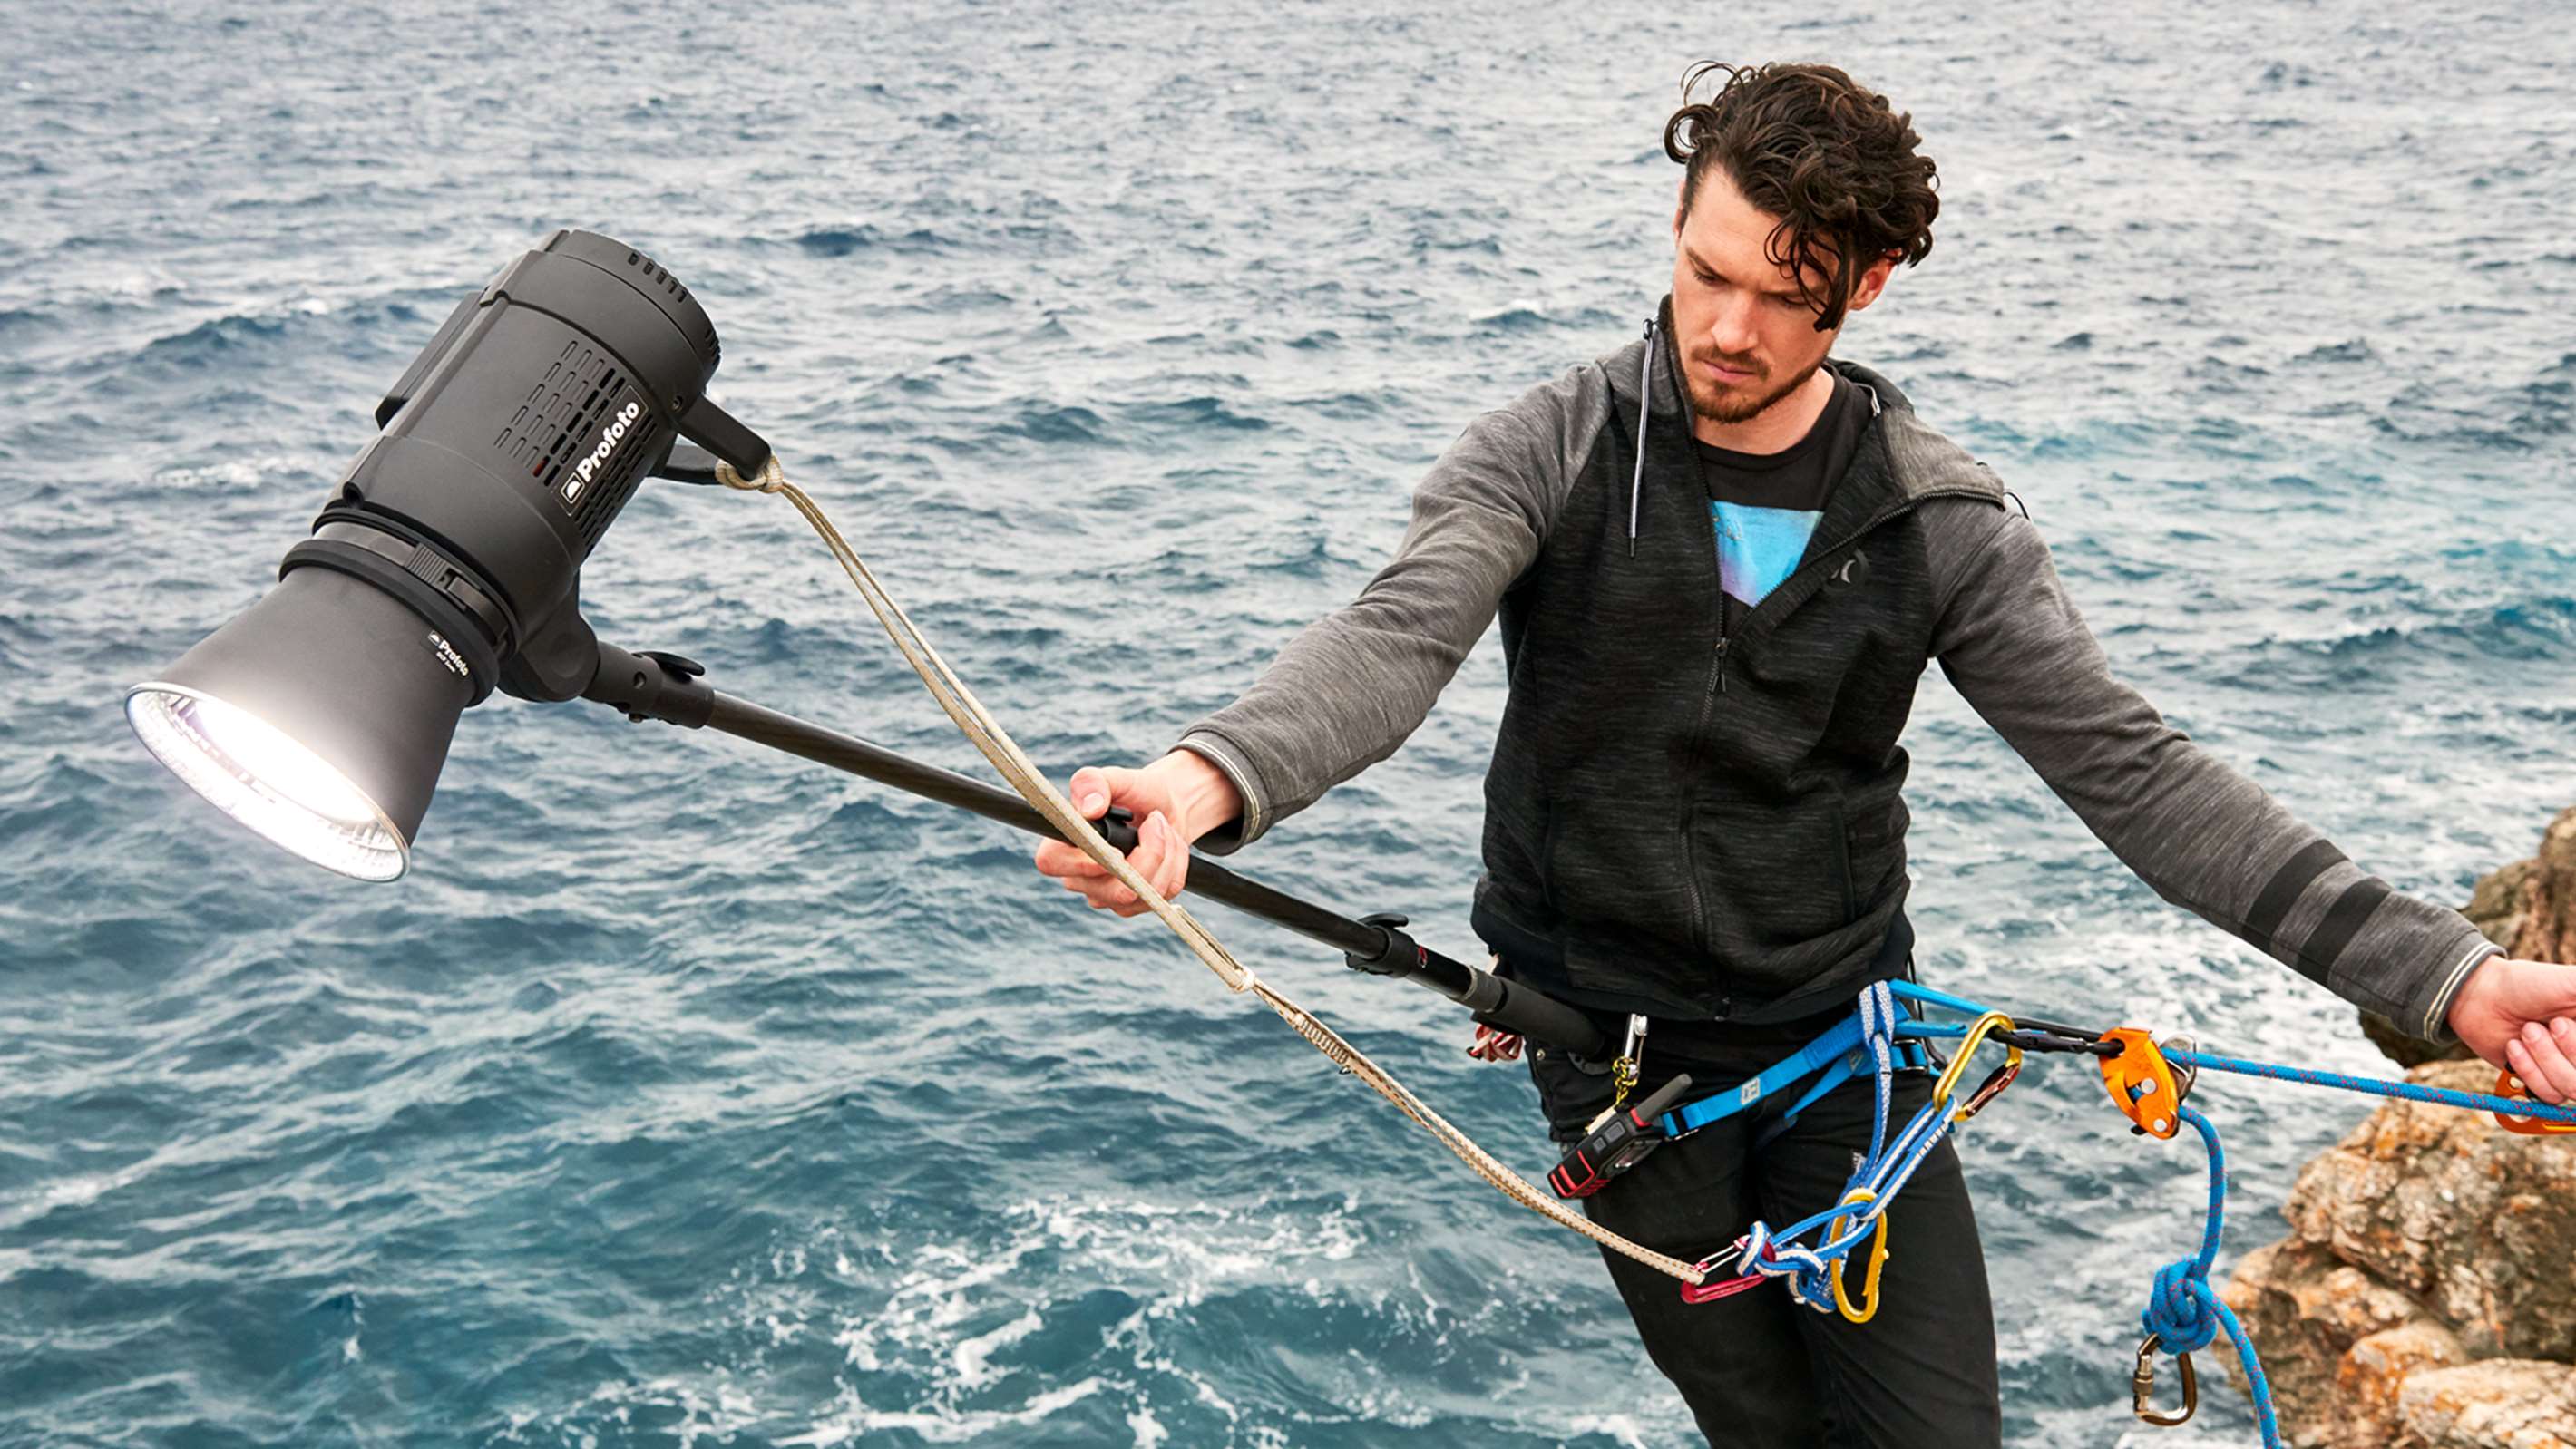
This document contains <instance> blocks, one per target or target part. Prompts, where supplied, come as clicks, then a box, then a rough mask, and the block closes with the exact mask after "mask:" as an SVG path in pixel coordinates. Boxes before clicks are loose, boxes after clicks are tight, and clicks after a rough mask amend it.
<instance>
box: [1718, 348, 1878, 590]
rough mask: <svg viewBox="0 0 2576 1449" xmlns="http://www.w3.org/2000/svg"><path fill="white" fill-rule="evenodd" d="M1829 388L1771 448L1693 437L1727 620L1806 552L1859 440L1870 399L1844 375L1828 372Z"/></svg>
mask: <svg viewBox="0 0 2576 1449" xmlns="http://www.w3.org/2000/svg"><path fill="white" fill-rule="evenodd" d="M1832 376H1833V379H1834V395H1833V397H1832V398H1831V399H1829V400H1828V401H1827V402H1826V403H1825V410H1824V411H1823V412H1821V413H1819V414H1817V415H1816V422H1815V426H1813V427H1811V428H1809V429H1808V430H1807V435H1806V436H1805V437H1803V438H1800V439H1799V440H1798V441H1796V442H1794V443H1792V444H1790V445H1789V446H1788V447H1786V448H1783V449H1781V450H1780V451H1779V452H1776V453H1739V452H1736V451H1735V450H1734V449H1732V448H1719V447H1712V446H1711V445H1709V444H1707V443H1703V442H1701V441H1699V440H1698V439H1697V438H1696V437H1694V438H1693V439H1692V440H1691V446H1692V448H1693V449H1695V450H1696V451H1697V453H1698V455H1699V465H1700V476H1701V479H1702V481H1703V482H1705V483H1706V484H1707V487H1708V514H1709V524H1710V526H1711V528H1712V529H1714V530H1715V533H1716V545H1717V572H1718V584H1719V587H1720V589H1721V591H1722V592H1723V593H1724V595H1725V598H1726V610H1727V619H1728V621H1729V623H1730V624H1731V623H1732V622H1733V621H1734V620H1736V619H1738V618H1741V617H1742V616H1743V613H1744V611H1745V610H1747V609H1750V608H1753V607H1754V606H1755V605H1758V604H1760V603H1761V602H1762V599H1763V596H1764V595H1766V594H1769V593H1770V592H1771V590H1772V589H1774V588H1776V587H1778V586H1779V583H1780V581H1781V580H1782V579H1785V578H1787V577H1788V576H1789V575H1790V574H1791V573H1792V572H1794V571H1795V570H1796V569H1797V567H1798V561H1799V560H1800V559H1801V558H1803V557H1805V556H1806V551H1807V541H1808V538H1809V536H1810V535H1812V534H1813V533H1814V532H1815V531H1816V521H1817V520H1818V519H1820V518H1822V517H1823V516H1824V510H1825V495H1826V494H1827V493H1828V492H1830V491H1831V490H1832V488H1833V485H1834V480H1835V479H1837V478H1840V477H1841V476H1842V475H1843V470H1844V469H1845V468H1847V467H1849V466H1850V465H1851V460H1852V454H1853V453H1855V452H1857V451H1858V450H1859V448H1860V435H1861V430H1862V428H1863V427H1864V426H1866V425H1867V423H1868V421H1869V405H1868V403H1867V402H1865V401H1863V400H1862V399H1861V398H1860V397H1859V396H1858V394H1859V392H1860V388H1859V386H1858V385H1857V384H1855V383H1854V382H1852V381H1851V380H1850V379H1849V378H1846V377H1843V376H1841V375H1840V374H1832Z"/></svg>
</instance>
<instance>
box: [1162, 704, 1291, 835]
mask: <svg viewBox="0 0 2576 1449" xmlns="http://www.w3.org/2000/svg"><path fill="white" fill-rule="evenodd" d="M1173 748H1174V749H1181V750H1187V751H1189V752H1190V753H1191V754H1194V755H1197V756H1199V757H1200V758H1201V759H1204V760H1206V761H1207V762H1208V763H1210V764H1212V765H1214V766H1216V767H1217V770H1218V771H1219V772H1220V773H1222V774H1223V775H1224V776H1225V778H1226V780H1227V781H1228V782H1229V783H1231V784H1232V785H1233V786H1234V793H1235V794H1237V795H1238V796H1241V797H1242V799H1243V813H1242V814H1240V815H1238V816H1236V817H1235V818H1234V819H1232V820H1230V821H1227V822H1226V823H1224V824H1222V825H1219V826H1217V827H1216V828H1215V829H1213V830H1210V831H1209V832H1207V833H1206V834H1205V835H1202V836H1200V837H1199V838H1198V840H1197V841H1196V842H1195V843H1194V844H1193V846H1192V848H1193V849H1196V850H1201V851H1205V852H1206V853H1207V854H1209V855H1232V854H1234V853H1235V852H1236V851H1238V850H1241V849H1242V848H1243V847H1245V846H1247V845H1250V844H1251V843H1252V842H1254V841H1256V840H1259V839H1260V838H1261V833H1262V832H1263V831H1265V830H1268V829H1269V828H1270V802H1269V800H1268V798H1267V797H1266V796H1264V795H1263V793H1262V790H1261V786H1260V784H1259V782H1258V780H1257V779H1256V777H1255V776H1254V774H1253V771H1252V762H1251V761H1249V760H1246V759H1245V758H1244V757H1243V753H1242V751H1240V750H1238V749H1236V748H1235V746H1234V744H1233V743H1232V742H1231V741H1229V740H1227V739H1226V738H1225V736H1223V735H1220V734H1218V733H1216V732H1215V731H1214V730H1206V729H1197V730H1192V731H1190V732H1189V733H1188V734H1185V735H1183V736H1181V738H1180V743H1178V744H1176V745H1174V746H1173Z"/></svg>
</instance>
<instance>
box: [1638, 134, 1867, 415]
mask: <svg viewBox="0 0 2576 1449" xmlns="http://www.w3.org/2000/svg"><path fill="white" fill-rule="evenodd" d="M1684 184H1685V185H1687V184H1688V181H1687V179H1685V181H1684ZM1779 224H1780V218H1778V217H1776V216H1772V215H1770V214H1768V213H1766V212H1761V211H1757V210H1755V209H1754V207H1753V204H1752V203H1751V202H1749V201H1746V200H1745V199H1744V195H1743V193H1742V192H1740V191H1738V190H1736V187H1735V181H1734V179H1733V178H1732V177H1730V176H1728V175H1727V174H1726V168H1725V167H1723V166H1712V167H1710V168H1709V171H1708V175H1707V177H1706V178H1705V179H1704V180H1702V181H1701V183H1700V188H1699V196H1698V198H1697V200H1696V201H1695V202H1693V204H1692V205H1691V208H1690V215H1689V218H1688V219H1687V220H1685V219H1684V218H1683V217H1682V215H1681V213H1680V211H1679V210H1678V209H1676V210H1675V212H1674V216H1673V241H1674V243H1675V245H1674V249H1673V250H1674V255H1673V344H1674V347H1675V349H1676V350H1677V351H1678V352H1679V353H1680V355H1681V360H1682V378H1683V382H1684V386H1685V388H1686V390H1687V392H1688V394H1689V396H1690V405H1691V411H1692V412H1694V413H1696V414H1698V415H1699V416H1701V417H1703V418H1707V419H1709V420H1710V421H1712V422H1720V423H1740V422H1744V421H1747V420H1748V419H1751V418H1753V417H1755V416H1758V415H1759V414H1760V413H1761V412H1762V411H1763V410H1764V409H1766V408H1768V407H1770V406H1771V405H1772V404H1773V403H1776V402H1778V401H1779V400H1780V399H1782V398H1784V397H1787V396H1788V395H1789V394H1790V393H1792V392H1795V391H1797V389H1798V386H1799V384H1801V383H1803V382H1805V381H1806V380H1807V379H1808V378H1810V377H1812V376H1814V375H1815V372H1816V369H1817V367H1819V366H1820V365H1822V364H1823V362H1824V360H1825V354H1826V353H1827V352H1828V351H1830V350H1831V349H1832V348H1833V345H1834V339H1835V338H1837V337H1840V336H1841V335H1842V329H1841V328H1839V327H1837V328H1835V329H1834V330H1833V331H1831V332H1819V331H1817V330H1816V311H1815V309H1814V308H1813V307H1810V306H1809V305H1808V304H1807V303H1806V302H1805V301H1804V300H1803V299H1802V298H1801V297H1800V295H1799V290H1798V280H1799V279H1798V276H1797V274H1796V273H1794V272H1792V271H1790V270H1789V269H1787V268H1785V267H1782V266H1779V265H1777V264H1776V263H1774V262H1773V261H1772V260H1771V258H1770V256H1769V255H1768V254H1767V251H1766V248H1767V246H1768V244H1769V241H1770V237H1771V231H1772V228H1774V227H1776V226H1778V225H1779ZM1892 266H1893V263H1892V262H1888V261H1881V262H1880V263H1878V264H1877V265H1876V266H1873V267H1871V268H1870V269H1869V270H1868V271H1866V272H1864V273H1862V275H1861V279H1860V284H1859V285H1858V286H1856V287H1854V288H1853V289H1852V296H1851V302H1850V304H1849V308H1848V310H1849V311H1853V312H1857V311H1859V310H1860V309H1862V308H1863V307H1866V306H1868V305H1869V304H1870V303H1871V302H1874V301H1876V300H1877V299H1878V294H1879V291H1880V290H1881V289H1882V288H1884V287H1885V286H1886V285H1887V274H1888V271H1889V269H1890V268H1891V267H1892ZM1832 280H1833V279H1832V277H1831V275H1830V274H1828V273H1826V272H1824V271H1823V270H1822V269H1820V268H1818V267H1814V266H1810V267H1808V268H1807V281H1808V283H1809V284H1810V285H1811V286H1812V287H1813V289H1814V290H1815V291H1816V292H1817V293H1818V294H1822V293H1824V292H1825V291H1826V290H1827V288H1828V286H1829V285H1830V283H1831V282H1832Z"/></svg>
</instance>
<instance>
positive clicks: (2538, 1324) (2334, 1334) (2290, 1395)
mask: <svg viewBox="0 0 2576 1449" xmlns="http://www.w3.org/2000/svg"><path fill="white" fill-rule="evenodd" d="M2468 915H2469V917H2470V919H2471V920H2474V921H2476V922H2477V923H2478V925H2479V927H2480V928H2481V929H2483V930H2485V932H2486V933H2487V936H2488V938H2489V939H2490V940H2493V941H2494V942H2495V943H2496V944H2498V945H2500V946H2502V947H2504V948H2505V949H2506V950H2507V951H2509V952H2511V953H2513V954H2514V955H2516V956H2521V957H2524V958H2526V959H2533V960H2556V961H2566V960H2570V959H2576V810H2570V811H2568V812H2566V813H2565V814H2563V815H2561V816H2559V817H2558V819H2557V820H2555V821H2553V822H2552V823H2551V824H2550V827H2549V830H2548V832H2547V834H2546V836H2545V837H2544V838H2543V841H2542V844H2541V850H2540V854H2539V855H2538V856H2537V857H2535V858H2534V859H2532V860H2527V861H2521V862H2517V863H2516V864H2514V865H2510V866H2507V867H2505V868H2504V869H2503V870H2500V871H2497V872H2495V873H2494V874H2492V875H2489V876H2488V877H2486V879H2484V880H2482V881H2480V882H2479V883H2478V888H2477V893H2476V896H2475V898H2474V899H2473V900H2472V902H2471V903H2470V905H2469V908H2468ZM2370 1025H2371V1023H2367V1022H2365V1029H2368V1028H2369V1027H2370ZM2378 1025H2379V1026H2381V1027H2382V1028H2385V1023H2380V1024H2378ZM2371 1037H2372V1039H2373V1040H2374V1041H2377V1042H2379V1043H2380V1044H2381V1046H2382V1047H2383V1049H2387V1050H2388V1051H2389V1054H2390V1055H2391V1056H2392V1057H2396V1058H2397V1059H2398V1060H2399V1061H2400V1062H2401V1063H2403V1064H2405V1065H2406V1066H2408V1067H2409V1068H2410V1070H2409V1071H2408V1073H2407V1075H2408V1077H2409V1078H2410V1079H2411V1080H2414V1081H2418V1082H2425V1083H2429V1084H2432V1085H2436V1086H2446V1087H2457V1088H2462V1089H2466V1090H2470V1091H2488V1090H2491V1089H2492V1088H2493V1086H2494V1083H2495V1070H2494V1069H2493V1068H2492V1067H2489V1066H2487V1065H2486V1064H2484V1063H2482V1062H2478V1061H2474V1060H2467V1061H2463V1060H2445V1059H2440V1054H2438V1053H2434V1052H2430V1051H2425V1050H2422V1047H2423V1044H2421V1043H2412V1044H2409V1043H2407V1042H2406V1041H2405V1039H2404V1038H2402V1037H2399V1036H2397V1034H2396V1033H2395V1032H2394V1031H2393V1030H2385V1031H2383V1030H2373V1031H2371ZM2283 1215H2284V1216H2285V1217H2287V1218H2288V1219H2289V1222H2290V1228H2291V1236H2290V1237H2289V1238H2288V1239H2286V1240H2284V1241H2282V1242H2278V1243H2274V1244H2272V1245H2270V1246H2268V1247H2265V1248H2260V1249H2257V1250H2255V1251H2254V1252H2252V1253H2250V1254H2248V1255H2246V1257H2245V1259H2244V1260H2243V1262H2242V1263H2240V1264H2239V1265H2238V1267H2237V1270H2236V1273H2235V1275H2234V1277H2233V1279H2232V1280H2231V1281H2230V1282H2229V1283H2228V1285H2227V1287H2226V1289H2225V1297H2226V1299H2227V1302H2228V1304H2229V1306H2230V1307H2233V1308H2234V1309H2235V1310H2236V1311H2237V1313H2238V1314H2239V1315H2240V1316H2241V1317H2242V1318H2243V1319H2244V1320H2245V1324H2246V1328H2247V1330H2248V1331H2249V1332H2250V1333H2251V1334H2252V1335H2253V1338H2254V1342H2255V1346H2256V1347H2257V1348H2258V1349H2259V1350H2260V1351H2261V1353H2262V1356H2263V1367H2264V1372H2265V1374H2266V1376H2267V1377H2269V1378H2270V1380H2271V1383H2272V1391H2273V1402H2274V1404H2275V1406H2276V1407H2277V1408H2278V1409H2279V1411H2280V1417H2281V1429H2282V1433H2283V1436H2284V1437H2285V1438H2286V1439H2288V1440H2289V1441H2290V1442H2291V1443H2293V1444H2296V1445H2300V1446H2306V1449H2576V1367H2571V1366H2570V1360H2571V1359H2576V1137H2523V1136H2516V1135H2513V1134H2510V1133H2506V1132H2503V1131H2500V1130H2498V1129H2497V1128H2496V1127H2495V1126H2494V1124H2493V1123H2492V1122H2491V1121H2490V1120H2489V1119H2487V1118H2485V1117H2482V1116H2472V1115H2470V1114H2468V1113H2464V1112H2458V1111H2454V1110H2452V1109H2450V1108H2447V1107H2432V1106H2425V1105H2421V1104H2417V1103H2412V1102H2391V1103H2389V1104H2387V1105H2386V1106H2384V1107H2381V1108H2380V1109H2379V1110H2378V1111H2376V1112H2374V1113H2372V1114H2371V1116H2370V1117H2369V1119H2368V1120H2366V1121H2364V1122H2363V1123H2362V1124H2361V1125H2360V1126H2359V1127H2357V1128H2355V1129H2354V1130H2353V1131H2352V1132H2351V1134H2349V1135H2348V1136H2346V1137H2345V1138H2344V1140H2343V1141H2341V1142H2340V1143H2337V1144H2336V1145H2335V1146H2334V1147H2333V1148H2332V1149H2330V1150H2328V1151H2327V1152H2326V1153H2324V1154H2323V1155H2322V1156H2320V1157H2318V1158H2317V1159H2316V1160H2315V1161H2313V1162H2311V1163H2309V1164H2308V1166H2307V1167H2306V1168H2305V1169H2304V1170H2303V1171H2302V1172H2301V1173H2300V1175H2299V1180H2298V1183H2297V1185H2296V1186H2295V1187H2293V1188H2292V1189H2291V1192H2290V1200H2289V1203H2288V1204H2287V1206H2286V1207H2285V1208H2284V1210H2283Z"/></svg>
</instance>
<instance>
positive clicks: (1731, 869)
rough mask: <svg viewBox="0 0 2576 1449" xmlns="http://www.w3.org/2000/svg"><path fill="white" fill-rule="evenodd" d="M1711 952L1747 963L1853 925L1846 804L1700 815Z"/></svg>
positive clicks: (1696, 828) (1697, 844)
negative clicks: (1843, 807)
mask: <svg viewBox="0 0 2576 1449" xmlns="http://www.w3.org/2000/svg"><path fill="white" fill-rule="evenodd" d="M1691 844H1692V847H1693V854H1694V856H1695V857H1696V858H1697V860H1698V862H1699V871H1700V873H1699V880H1698V885H1699V891H1700V894H1701V896H1702V897H1703V898H1704V899H1705V900H1706V902H1707V915H1708V950H1709V951H1710V952H1711V953H1712V954H1714V955H1715V956H1716V957H1717V958H1718V959H1719V960H1721V961H1741V962H1744V963H1747V964H1750V963H1752V962H1754V961H1758V960H1761V959H1763V958H1766V957H1768V956H1770V955H1771V954H1772V953H1774V952H1778V951H1782V950H1786V949H1788V948H1791V947H1795V946H1802V945H1805V944H1806V943H1808V942H1810V941H1813V940H1816V939H1818V938H1819V937H1823V936H1828V935H1831V934H1833V933H1834V932H1836V931H1839V930H1841V929H1842V928H1843V927H1845V926H1847V925H1849V924H1851V922H1852V921H1853V920H1854V919H1856V918H1857V917H1858V916H1859V914H1860V911H1859V902H1858V901H1856V900H1855V899H1854V897H1855V892H1854V890H1853V885H1852V857H1851V842H1850V840H1849V839H1848V838H1847V835H1846V831H1845V828H1844V819H1843V809H1842V802H1841V801H1840V800H1838V799H1831V798H1828V799H1825V800H1815V801H1811V802H1809V803H1807V804H1803V805H1798V806H1792V807H1788V808H1777V807H1774V808H1769V809H1759V810H1756V809H1749V808H1748V809H1733V810H1723V811H1721V810H1716V809H1710V810H1703V811H1701V812H1700V814H1699V815H1697V816H1696V817H1694V818H1693V820H1692V823H1691Z"/></svg>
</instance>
